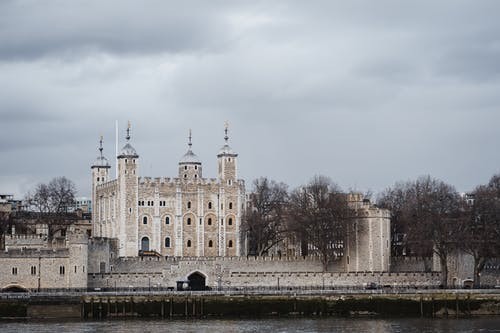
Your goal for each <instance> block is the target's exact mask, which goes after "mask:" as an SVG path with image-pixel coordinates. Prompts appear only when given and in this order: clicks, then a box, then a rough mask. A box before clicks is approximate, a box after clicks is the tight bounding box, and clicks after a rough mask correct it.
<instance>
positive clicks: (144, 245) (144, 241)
mask: <svg viewBox="0 0 500 333" xmlns="http://www.w3.org/2000/svg"><path fill="white" fill-rule="evenodd" d="M141 250H142V251H149V238H147V237H142V239H141Z"/></svg>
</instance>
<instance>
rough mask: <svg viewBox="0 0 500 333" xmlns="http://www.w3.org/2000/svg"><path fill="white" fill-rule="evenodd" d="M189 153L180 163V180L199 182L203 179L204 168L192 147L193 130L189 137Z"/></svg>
mask: <svg viewBox="0 0 500 333" xmlns="http://www.w3.org/2000/svg"><path fill="white" fill-rule="evenodd" d="M188 139H189V141H188V151H187V152H186V154H184V156H182V158H181V160H180V161H179V178H180V179H182V180H197V179H201V178H202V172H201V171H202V166H201V161H200V159H199V158H198V156H196V154H194V153H193V151H192V150H191V147H192V145H193V143H192V142H191V130H189V137H188Z"/></svg>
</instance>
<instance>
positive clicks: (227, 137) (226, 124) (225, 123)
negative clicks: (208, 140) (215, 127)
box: [224, 120, 229, 144]
mask: <svg viewBox="0 0 500 333" xmlns="http://www.w3.org/2000/svg"><path fill="white" fill-rule="evenodd" d="M228 128H229V122H228V121H227V120H226V121H225V122H224V134H225V135H224V140H225V141H226V144H227V140H229V136H227V130H228Z"/></svg>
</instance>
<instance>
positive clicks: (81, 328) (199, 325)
mask: <svg viewBox="0 0 500 333" xmlns="http://www.w3.org/2000/svg"><path fill="white" fill-rule="evenodd" d="M0 332H1V333H11V332H50V333H54V332H56V333H61V332H113V333H118V332H142V333H156V332H207V333H215V332H236V333H238V332H242V333H243V332H272V333H280V332H342V333H344V332H345V333H354V332H367V333H368V332H370V333H371V332H377V333H379V332H405V333H406V332H408V333H413V332H415V333H416V332H424V333H435V332H481V333H485V332H498V333H500V318H498V317H497V318H473V319H426V318H424V319H421V318H418V319H368V318H355V319H352V318H326V319H316V318H314V319H303V318H301V319H274V318H273V319H244V320H238V319H235V320H216V319H205V320H194V319H193V320H135V319H131V320H107V321H66V322H54V321H36V322H32V321H29V322H0Z"/></svg>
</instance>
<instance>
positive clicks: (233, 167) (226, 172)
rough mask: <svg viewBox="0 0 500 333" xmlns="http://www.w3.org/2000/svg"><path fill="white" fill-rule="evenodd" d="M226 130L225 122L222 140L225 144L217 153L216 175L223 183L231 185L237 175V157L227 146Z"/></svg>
mask: <svg viewBox="0 0 500 333" xmlns="http://www.w3.org/2000/svg"><path fill="white" fill-rule="evenodd" d="M227 132H228V124H227V122H226V124H225V128H224V133H225V135H224V141H225V144H224V146H222V148H221V149H220V151H219V153H218V154H217V162H218V164H217V165H218V175H219V180H220V181H221V183H222V182H224V183H225V185H229V186H231V185H233V183H234V182H235V181H236V179H237V177H238V166H237V157H238V154H236V153H235V152H233V150H232V149H231V147H229V144H228V140H229V136H228V135H227Z"/></svg>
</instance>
